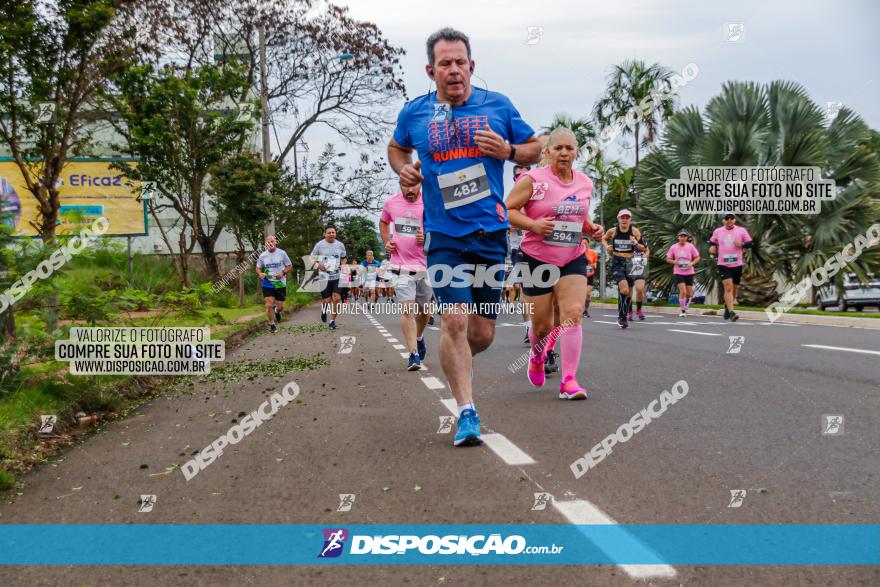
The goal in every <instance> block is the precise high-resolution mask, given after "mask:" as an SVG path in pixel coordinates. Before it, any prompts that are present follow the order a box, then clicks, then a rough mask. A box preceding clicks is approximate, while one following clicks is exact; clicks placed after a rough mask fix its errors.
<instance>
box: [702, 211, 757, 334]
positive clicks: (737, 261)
mask: <svg viewBox="0 0 880 587" xmlns="http://www.w3.org/2000/svg"><path fill="white" fill-rule="evenodd" d="M722 218H723V219H724V226H721V227H719V228H716V229H715V232H713V233H712V238H710V239H709V242H711V243H712V246H711V247H709V253H711V254H712V255H718V273H719V275H720V276H721V283H722V284H723V285H724V319H725V320H730V321H731V322H736V321H737V320H738V319H739V316H737V315H736V312H734V311H733V304H734V302H735V301H736V294H737V290H738V289H739V283H740V280H741V279H742V271H743V263H744V251H745V249H750V248H752V237H751V236H750V235H749V231H748V230H746V229H745V228H743V227H742V226H737V225H736V216H734V215H733V214H729V213H728V214H724V215H723V216H722Z"/></svg>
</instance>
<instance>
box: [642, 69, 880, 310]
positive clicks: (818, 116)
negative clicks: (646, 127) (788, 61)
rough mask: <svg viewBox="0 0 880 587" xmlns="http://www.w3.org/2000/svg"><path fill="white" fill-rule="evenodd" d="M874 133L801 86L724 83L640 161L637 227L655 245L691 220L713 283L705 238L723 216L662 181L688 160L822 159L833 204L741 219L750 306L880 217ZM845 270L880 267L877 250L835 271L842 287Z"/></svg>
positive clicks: (701, 274)
mask: <svg viewBox="0 0 880 587" xmlns="http://www.w3.org/2000/svg"><path fill="white" fill-rule="evenodd" d="M872 141H876V133H875V132H874V131H872V130H871V129H869V128H868V126H867V125H866V124H865V123H864V122H863V121H862V119H861V118H859V116H858V115H857V114H856V113H854V112H853V111H852V110H850V109H848V108H843V109H841V110H840V112H839V114H838V115H837V117H836V118H835V119H834V120H833V121H831V122H830V123H828V121H827V120H826V119H825V117H824V114H823V111H822V109H820V108H819V106H818V105H817V104H815V103H814V102H813V101H811V100H810V98H809V96H808V95H807V92H806V90H805V89H804V88H803V87H801V86H800V85H798V84H795V83H791V82H784V81H775V82H772V83H770V84H766V85H764V84H758V83H754V82H728V83H726V84H724V85H723V86H722V89H721V94H720V95H718V96H716V97H714V98H713V99H712V100H711V101H710V102H709V104H708V105H707V107H706V109H705V113H702V114H701V113H700V111H699V110H698V109H696V108H693V107H692V108H686V109H685V110H683V111H681V112H678V113H676V114H675V115H674V116H673V117H672V118H671V119H670V120H669V123H668V125H667V127H666V131H665V134H664V137H663V141H662V146H661V147H660V148H659V149H657V150H656V151H654V152H653V153H651V154H650V155H648V156H647V157H645V159H644V160H643V161H642V165H641V167H640V168H639V173H638V175H637V176H636V179H635V185H636V188H637V189H638V190H639V191H640V192H641V194H642V200H641V202H640V206H639V209H638V212H637V213H638V215H639V217H640V218H641V219H642V220H641V224H640V226H642V227H643V228H644V229H645V231H646V234H647V236H648V238H649V240H650V241H651V246H652V249H654V250H655V251H657V250H659V249H661V248H662V249H665V248H667V247H669V246H670V245H671V244H672V243H673V242H674V241H675V235H676V233H677V231H678V230H679V229H680V228H682V227H685V228H687V229H688V230H689V231H690V232H691V234H692V235H694V237H695V239H694V240H695V241H696V242H695V244H696V246H697V248H698V249H699V250H700V255H701V256H702V257H703V259H705V262H703V263H700V265H699V266H698V273H697V280H698V281H700V282H701V283H704V284H707V285H709V286H710V290H712V289H714V287H717V285H718V274H717V268H716V266H715V264H714V263H712V262H711V261H709V253H708V248H709V243H708V239H709V236H710V235H711V232H712V230H713V229H714V228H716V227H717V226H719V225H720V222H719V219H718V218H717V217H716V216H714V215H707V214H702V215H700V214H694V215H683V214H681V213H680V212H679V205H678V203H677V202H669V201H667V200H666V198H665V186H664V184H665V180H666V179H673V178H678V177H679V170H680V169H681V168H682V167H684V166H690V165H711V166H728V165H729V166H755V165H760V166H785V165H789V166H818V167H820V168H821V169H822V174H823V177H825V178H830V179H833V180H834V181H835V183H836V185H837V189H838V194H837V198H836V199H835V200H834V201H833V202H830V201H825V202H822V212H821V214H816V215H789V214H782V215H773V214H755V215H745V216H740V217H738V220H739V223H740V224H743V225H745V226H746V228H747V229H748V230H749V232H750V233H751V235H752V238H753V239H754V241H755V245H754V247H753V248H752V249H751V253H750V254H748V255H747V256H746V265H745V280H744V284H743V296H744V297H745V299H746V301H747V302H748V303H752V304H766V303H769V302H772V301H774V300H775V299H776V298H777V296H778V294H779V292H778V291H777V282H778V281H783V282H787V283H793V282H798V281H800V280H801V279H803V278H804V277H806V276H807V275H809V274H810V273H812V271H813V270H815V269H816V268H818V267H820V266H822V265H823V264H824V262H825V261H826V260H827V259H828V258H830V257H832V256H833V255H835V254H836V253H837V252H839V251H841V250H842V249H843V247H844V246H845V245H847V244H848V243H851V242H853V240H854V239H855V237H856V236H857V235H860V234H864V233H865V232H866V230H867V228H868V227H869V226H871V225H872V224H874V223H875V222H878V221H880V196H878V194H880V154H878V152H877V149H876V142H874V143H872ZM872 145H873V146H872ZM847 271H850V272H855V273H856V274H857V275H858V276H859V277H860V278H862V279H867V276H868V273H870V272H874V273H875V274H877V273H878V272H880V256H877V255H871V254H864V253H863V254H862V255H861V257H859V258H858V259H857V260H855V261H853V262H852V263H850V264H849V265H848V266H847V268H846V269H845V270H841V271H840V272H839V273H838V274H837V276H836V278H835V283H836V284H837V285H838V287H840V286H841V285H842V280H843V275H844V273H845V272H847ZM651 278H652V279H657V280H659V281H660V282H661V283H663V285H665V286H669V285H670V284H671V280H672V272H671V271H669V270H668V269H666V268H664V267H661V266H657V264H655V267H654V268H653V269H652V271H651Z"/></svg>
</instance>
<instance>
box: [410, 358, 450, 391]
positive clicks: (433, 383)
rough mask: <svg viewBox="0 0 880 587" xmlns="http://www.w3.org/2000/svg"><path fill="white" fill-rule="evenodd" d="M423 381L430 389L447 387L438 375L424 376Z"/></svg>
mask: <svg viewBox="0 0 880 587" xmlns="http://www.w3.org/2000/svg"><path fill="white" fill-rule="evenodd" d="M401 354H403V353H401ZM407 356H409V355H407ZM422 383H424V384H425V387H427V388H428V389H444V388H445V387H446V386H445V385H443V382H442V381H440V380H439V379H437V378H436V377H422Z"/></svg>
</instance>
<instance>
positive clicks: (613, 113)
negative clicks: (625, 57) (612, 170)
mask: <svg viewBox="0 0 880 587" xmlns="http://www.w3.org/2000/svg"><path fill="white" fill-rule="evenodd" d="M672 75H673V73H672V70H670V69H668V68H666V67H663V66H662V65H660V64H659V63H653V64H651V65H647V64H646V63H645V62H644V61H639V60H633V61H624V62H623V63H621V64H620V65H615V66H614V68H613V69H612V70H611V73H610V74H609V75H608V85H607V87H606V88H605V94H604V96H602V98H600V99H599V101H598V102H596V105H595V106H594V108H593V117H594V118H595V119H596V121H597V122H598V123H599V124H600V125H601V126H602V127H606V126H608V125H610V124H615V123H616V122H617V121H620V120H625V117H626V114H627V112H629V111H630V109H632V108H637V107H638V105H639V104H640V103H641V102H642V100H645V99H646V98H649V97H651V96H652V95H654V96H662V99H659V100H657V101H656V102H655V103H654V107H653V108H651V109H650V111H649V112H647V113H644V116H642V118H641V119H640V120H639V121H637V122H636V123H635V124H634V125H632V127H630V126H624V127H623V128H622V133H621V134H622V136H624V137H626V136H629V135H632V137H633V139H634V142H635V151H636V153H635V155H636V163H635V167H636V168H638V166H639V161H640V158H639V153H640V150H639V149H640V147H650V146H651V145H652V144H653V143H654V140H655V138H656V137H657V135H658V134H659V131H660V127H661V125H662V124H663V123H664V122H665V121H666V120H667V119H669V117H670V116H672V113H673V107H674V105H675V102H674V97H673V96H672V95H671V93H670V87H671V86H670V83H669V82H670V78H671V77H672ZM637 110H639V111H640V112H643V111H642V110H641V109H639V108H637Z"/></svg>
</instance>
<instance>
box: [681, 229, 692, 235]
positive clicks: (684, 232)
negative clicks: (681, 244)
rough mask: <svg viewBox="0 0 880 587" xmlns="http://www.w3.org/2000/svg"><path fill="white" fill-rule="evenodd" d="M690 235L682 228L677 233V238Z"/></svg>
mask: <svg viewBox="0 0 880 587" xmlns="http://www.w3.org/2000/svg"><path fill="white" fill-rule="evenodd" d="M690 235H691V233H689V232H688V231H687V229H686V228H682V229H681V230H679V231H678V236H690Z"/></svg>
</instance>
